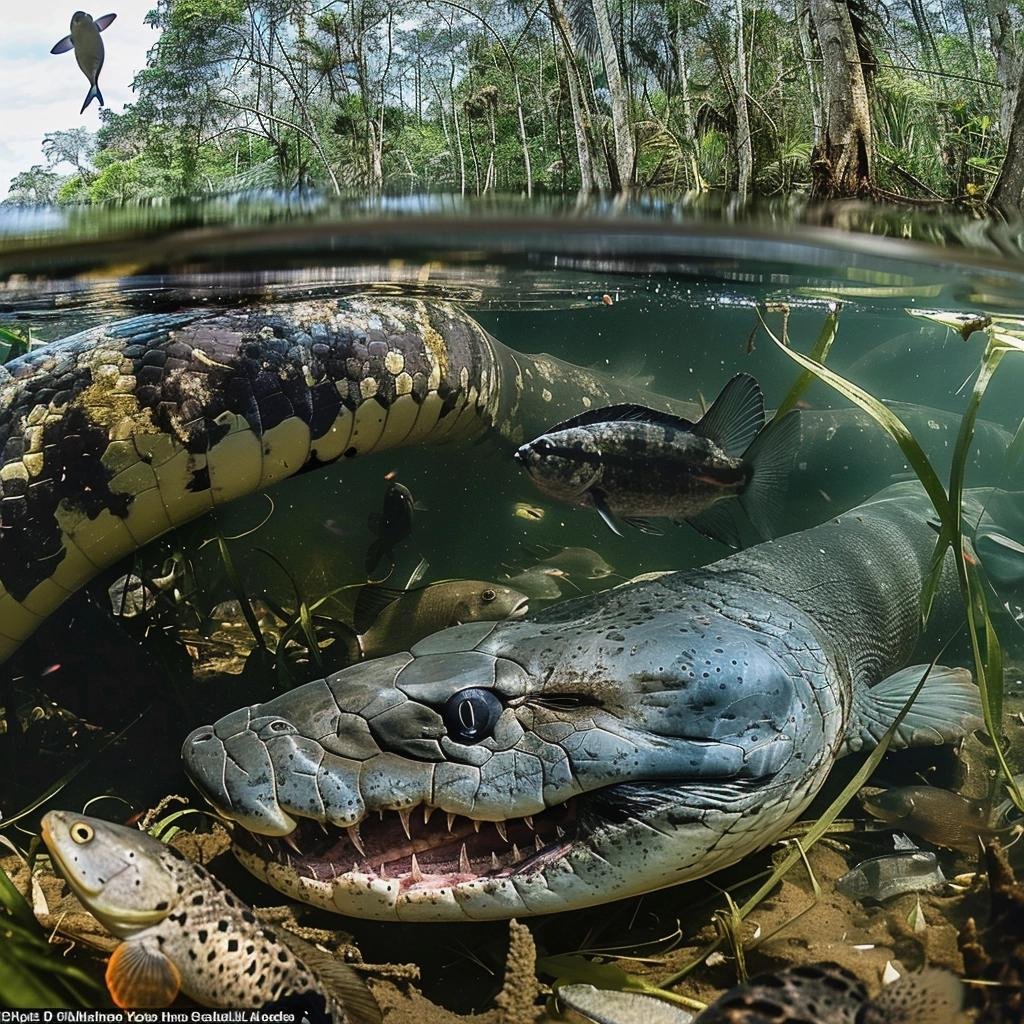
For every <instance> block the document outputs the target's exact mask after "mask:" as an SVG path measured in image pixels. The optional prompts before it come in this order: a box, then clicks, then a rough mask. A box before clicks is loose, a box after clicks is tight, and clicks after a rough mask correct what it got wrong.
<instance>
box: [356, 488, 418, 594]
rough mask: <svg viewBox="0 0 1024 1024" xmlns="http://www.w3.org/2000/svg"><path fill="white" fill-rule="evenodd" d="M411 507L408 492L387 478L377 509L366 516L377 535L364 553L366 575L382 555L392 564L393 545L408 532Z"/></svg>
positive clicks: (410, 496) (374, 567)
mask: <svg viewBox="0 0 1024 1024" xmlns="http://www.w3.org/2000/svg"><path fill="white" fill-rule="evenodd" d="M415 509H416V501H415V499H414V498H413V496H412V491H410V490H409V488H408V487H406V486H405V485H404V484H400V483H398V482H397V481H396V480H388V482H387V486H386V487H385V488H384V501H383V503H382V505H381V510H380V512H379V513H376V512H374V513H372V514H371V515H370V529H371V530H373V531H374V532H375V533H376V534H377V536H376V538H375V539H374V540H373V542H372V543H371V544H370V547H369V548H368V549H367V552H366V575H367V576H372V575H373V572H374V570H375V569H376V568H377V566H378V565H379V564H380V562H381V559H382V558H384V557H385V556H387V557H388V558H390V559H391V564H392V567H394V562H395V548H396V547H398V545H399V544H401V543H402V541H404V540H406V539H407V538H408V537H409V536H410V534H411V533H412V522H413V515H414V512H415Z"/></svg>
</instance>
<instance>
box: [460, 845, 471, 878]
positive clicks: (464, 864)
mask: <svg viewBox="0 0 1024 1024" xmlns="http://www.w3.org/2000/svg"><path fill="white" fill-rule="evenodd" d="M459 870H460V871H461V872H462V873H463V874H464V875H469V874H472V872H473V869H472V868H471V867H470V864H469V854H468V853H466V844H465V843H463V844H462V849H461V850H459Z"/></svg>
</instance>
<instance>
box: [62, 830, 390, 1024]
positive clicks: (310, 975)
mask: <svg viewBox="0 0 1024 1024" xmlns="http://www.w3.org/2000/svg"><path fill="white" fill-rule="evenodd" d="M42 836H43V841H44V842H45V843H46V846H47V848H48V849H49V851H50V856H51V857H52V859H53V862H54V866H55V867H56V868H58V869H59V870H60V872H61V874H62V875H63V876H64V877H65V878H66V879H67V881H68V884H69V885H70V886H71V889H72V891H73V892H74V893H75V895H76V896H77V897H78V899H79V900H80V901H81V903H82V905H83V906H84V907H85V908H86V909H87V910H88V911H89V912H90V913H92V914H93V916H94V917H96V918H97V919H98V920H99V921H100V923H101V924H103V925H104V926H105V927H106V928H107V929H109V930H110V931H111V932H112V933H113V934H114V935H116V936H117V937H118V938H120V939H123V940H124V941H123V942H122V943H121V944H120V945H119V946H118V947H117V948H116V949H115V950H114V952H113V954H112V955H111V957H110V962H109V963H108V964H107V972H106V981H107V988H108V989H109V990H110V995H111V998H112V999H113V1001H114V1003H115V1004H116V1005H117V1006H119V1007H122V1008H154V1009H155V1008H159V1007H164V1006H169V1005H170V1004H171V1003H172V1002H173V1001H174V999H175V998H176V997H177V995H178V993H179V992H182V993H184V994H185V995H186V996H188V997H189V998H191V999H193V1000H195V1002H197V1003H199V1004H201V1005H203V1006H222V1007H231V1008H234V1009H259V1008H262V1007H266V1006H271V1005H275V1006H288V1007H293V1008H301V1009H304V1010H306V1011H307V1013H308V1015H309V1016H310V1019H311V1020H322V1021H324V1022H326V1021H327V1020H328V1019H330V1020H333V1022H334V1024H380V1022H381V1020H382V1017H381V1012H380V1009H379V1007H378V1006H377V1004H376V1001H375V1000H374V998H373V996H372V995H371V994H370V992H369V990H368V989H367V987H366V985H365V983H364V982H363V980H362V979H361V978H360V977H359V975H358V974H357V973H356V972H355V971H354V970H353V969H352V968H351V967H350V966H349V965H348V964H346V963H344V962H343V961H341V960H339V959H338V958H336V957H334V956H332V955H331V954H329V953H325V952H324V951H323V950H320V949H317V947H316V946H314V945H312V944H311V943H308V942H306V941H305V940H303V939H300V938H298V936H295V935H293V934H292V933H290V932H287V931H286V930H285V929H283V928H282V929H280V930H278V929H276V928H275V929H271V928H269V927H268V926H266V925H264V924H262V923H261V922H260V921H259V919H258V918H257V917H256V915H255V914H254V913H253V911H252V910H251V909H250V908H249V907H247V906H246V905H245V904H244V903H243V902H242V901H241V900H239V899H238V898H237V897H236V896H235V895H234V894H232V893H231V892H230V891H229V890H228V889H226V888H225V887H224V886H223V885H222V884H221V883H220V882H219V881H218V880H217V879H216V878H214V877H213V876H212V875H211V874H210V873H209V872H208V871H206V870H205V869H204V868H202V867H200V866H199V865H198V864H194V863H193V862H192V861H190V860H188V859H187V858H186V857H185V856H184V855H182V854H181V853H179V852H178V851H177V850H175V849H173V848H172V847H170V846H167V845H166V844H165V843H162V842H160V841H159V840H158V839H154V838H153V837H152V836H150V835H148V834H146V833H145V832H140V831H139V830H138V829H134V828H127V827H125V826H124V825H114V824H112V823H110V822H107V821H102V820H100V819H99V818H90V817H87V816H85V815H83V814H75V813H72V812H70V811H50V812H49V813H48V814H46V815H45V816H44V817H43V821H42Z"/></svg>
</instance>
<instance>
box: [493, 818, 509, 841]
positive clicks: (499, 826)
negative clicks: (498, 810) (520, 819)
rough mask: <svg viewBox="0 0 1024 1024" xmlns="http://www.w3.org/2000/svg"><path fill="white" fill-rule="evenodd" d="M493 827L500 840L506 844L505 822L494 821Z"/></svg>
mask: <svg viewBox="0 0 1024 1024" xmlns="http://www.w3.org/2000/svg"><path fill="white" fill-rule="evenodd" d="M494 827H495V829H497V832H498V835H499V836H501V838H502V839H504V840H505V842H506V843H507V842H508V832H507V831H506V830H505V822H503V821H496V822H495V823H494Z"/></svg>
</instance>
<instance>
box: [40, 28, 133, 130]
mask: <svg viewBox="0 0 1024 1024" xmlns="http://www.w3.org/2000/svg"><path fill="white" fill-rule="evenodd" d="M116 17H117V15H116V14H104V15H103V17H102V18H96V19H93V17H92V15H91V14H86V13H85V11H75V13H74V14H73V15H72V17H71V34H70V35H67V36H65V37H64V38H63V39H61V40H60V41H59V42H57V43H54V44H53V48H52V49H51V50H50V53H67V52H68V50H71V49H73V50H74V51H75V59H76V60H77V61H78V66H79V67H80V68H81V69H82V74H83V75H85V77H86V78H88V79H89V91H88V92H87V93H86V95H85V102H84V103H83V104H82V109H81V110H80V111H79V113H80V114H84V113H85V108H86V107H87V106H89V104H90V103H92V101H93V100H99V101H100V106H101V107H102V106H103V93H101V92H100V71H102V70H103V40H102V39H101V38H100V33H101V32H102V31H103V30H104V29H105V28H107V27H108V26H109V25H110V24H111V22H113V20H114V19H115V18H116Z"/></svg>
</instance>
